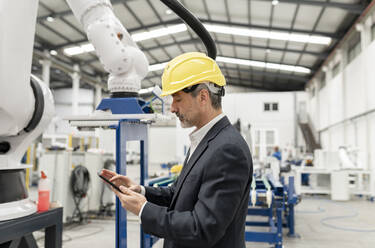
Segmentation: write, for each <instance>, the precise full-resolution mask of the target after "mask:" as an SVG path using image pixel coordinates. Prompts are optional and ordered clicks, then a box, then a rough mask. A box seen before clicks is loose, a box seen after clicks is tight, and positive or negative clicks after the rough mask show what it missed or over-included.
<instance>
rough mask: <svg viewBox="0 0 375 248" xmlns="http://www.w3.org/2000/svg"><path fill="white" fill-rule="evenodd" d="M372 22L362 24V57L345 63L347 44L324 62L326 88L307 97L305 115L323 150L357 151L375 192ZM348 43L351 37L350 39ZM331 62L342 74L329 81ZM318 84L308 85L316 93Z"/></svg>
mask: <svg viewBox="0 0 375 248" xmlns="http://www.w3.org/2000/svg"><path fill="white" fill-rule="evenodd" d="M373 23H375V18H374V19H373V20H371V19H367V20H363V25H364V27H365V28H363V31H362V32H361V51H362V52H361V53H360V54H359V55H358V56H357V57H356V58H355V59H354V60H352V61H351V62H350V63H348V62H347V52H348V47H347V44H345V43H344V44H343V45H342V46H341V48H340V49H339V50H337V51H336V54H333V56H331V58H333V59H332V61H327V62H326V65H327V66H326V69H327V70H328V71H326V73H327V79H326V85H325V87H323V88H322V89H320V90H316V93H315V96H312V94H309V95H310V97H309V101H308V111H309V114H310V117H311V118H312V120H313V122H314V125H315V127H316V128H317V129H318V130H319V132H320V138H321V143H322V146H323V148H324V149H325V150H329V151H337V149H338V147H339V146H349V147H356V148H359V150H360V154H359V156H360V158H361V160H362V163H363V164H364V168H365V169H369V170H372V171H373V176H372V177H373V180H374V181H373V185H374V189H375V156H374V155H373V153H374V152H375V141H374V140H375V97H374V96H375V70H374V68H375V67H374V62H375V41H371V39H370V36H369V35H370V33H369V32H370V29H369V27H370V26H371V25H373ZM349 40H350V36H349ZM334 60H336V61H337V60H338V61H340V62H341V64H342V66H341V71H340V73H339V74H338V75H336V76H335V77H333V78H332V77H331V76H330V75H331V71H330V68H332V66H331V65H332V64H333V61H334ZM320 83H321V82H320V81H319V80H318V79H317V78H314V79H313V80H312V82H311V83H310V85H309V88H310V90H311V89H312V88H314V89H319V85H320Z"/></svg>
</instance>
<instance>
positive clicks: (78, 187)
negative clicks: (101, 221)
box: [70, 165, 90, 222]
mask: <svg viewBox="0 0 375 248" xmlns="http://www.w3.org/2000/svg"><path fill="white" fill-rule="evenodd" d="M89 184H90V173H89V171H88V170H87V168H86V167H84V166H82V165H77V166H76V167H75V168H74V169H73V171H72V174H71V177H70V186H71V189H72V193H73V200H74V204H75V206H76V208H75V209H74V211H73V216H72V219H74V218H75V216H76V212H78V217H79V222H82V221H83V215H82V212H81V209H80V207H79V205H80V203H81V201H82V198H84V197H86V195H87V191H88V189H89Z"/></svg>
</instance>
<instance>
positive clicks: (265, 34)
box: [204, 24, 331, 45]
mask: <svg viewBox="0 0 375 248" xmlns="http://www.w3.org/2000/svg"><path fill="white" fill-rule="evenodd" d="M204 26H205V27H206V29H207V30H208V31H210V32H214V33H221V34H228V35H238V36H247V37H252V38H261V39H274V40H284V41H294V42H300V43H312V44H320V45H329V44H330V43H331V38H329V37H323V36H315V35H307V34H296V33H287V32H278V31H268V30H262V29H251V28H238V27H230V26H224V25H215V24H204Z"/></svg>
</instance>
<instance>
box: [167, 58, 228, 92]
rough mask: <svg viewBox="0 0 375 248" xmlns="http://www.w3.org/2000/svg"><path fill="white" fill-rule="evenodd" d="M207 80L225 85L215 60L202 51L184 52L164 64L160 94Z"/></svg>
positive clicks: (176, 90)
mask: <svg viewBox="0 0 375 248" xmlns="http://www.w3.org/2000/svg"><path fill="white" fill-rule="evenodd" d="M207 81H209V82H211V83H214V84H216V85H218V86H220V87H222V86H224V85H225V78H224V75H223V74H222V73H221V71H220V68H219V66H218V65H217V64H216V62H215V60H213V59H211V58H210V57H208V56H206V55H205V54H204V53H198V52H190V53H184V54H182V55H179V56H177V57H176V58H174V59H172V60H171V61H170V62H169V63H168V64H167V65H166V66H165V69H164V72H163V76H162V88H163V89H162V90H163V92H162V94H161V96H167V95H171V94H174V93H176V92H178V91H180V90H183V89H184V88H186V87H190V86H193V85H195V84H199V83H201V82H207Z"/></svg>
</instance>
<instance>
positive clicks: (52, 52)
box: [49, 50, 57, 56]
mask: <svg viewBox="0 0 375 248" xmlns="http://www.w3.org/2000/svg"><path fill="white" fill-rule="evenodd" d="M49 53H50V54H51V55H54V56H56V55H57V52H56V50H51V51H49Z"/></svg>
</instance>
